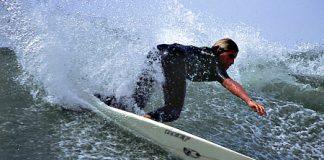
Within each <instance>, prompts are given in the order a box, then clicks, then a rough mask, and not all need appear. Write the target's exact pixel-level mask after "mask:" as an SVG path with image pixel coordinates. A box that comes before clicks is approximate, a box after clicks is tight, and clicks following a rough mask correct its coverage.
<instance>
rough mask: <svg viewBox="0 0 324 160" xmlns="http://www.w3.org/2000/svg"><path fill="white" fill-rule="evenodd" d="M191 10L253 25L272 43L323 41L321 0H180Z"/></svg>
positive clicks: (227, 20)
mask: <svg viewBox="0 0 324 160" xmlns="http://www.w3.org/2000/svg"><path fill="white" fill-rule="evenodd" d="M180 2H181V3H182V4H183V5H184V7H185V8H188V9H190V10H192V11H193V12H195V13H199V12H201V13H204V14H205V13H206V14H208V15H210V16H212V17H215V18H220V19H222V20H225V21H226V22H230V23H244V24H247V25H249V26H252V27H254V28H255V29H256V30H257V31H259V32H260V33H261V36H262V37H263V38H265V39H267V40H269V41H272V42H279V43H281V44H284V45H295V44H299V43H300V42H310V43H320V44H323V43H324V0H180Z"/></svg>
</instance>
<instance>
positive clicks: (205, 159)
mask: <svg viewBox="0 0 324 160" xmlns="http://www.w3.org/2000/svg"><path fill="white" fill-rule="evenodd" d="M88 98H89V97H88ZM90 103H91V105H92V107H93V108H95V109H94V111H95V112H97V113H98V114H100V115H101V116H103V117H104V118H108V119H109V120H113V121H114V122H115V123H117V124H118V125H120V126H122V127H123V128H125V129H127V130H130V132H131V133H133V134H135V135H137V136H140V137H142V138H144V139H147V140H149V141H151V142H153V143H155V144H157V145H159V146H161V147H162V148H164V149H166V150H167V151H169V152H171V153H173V154H174V155H176V156H178V157H180V158H182V159H185V160H187V159H188V160H196V159H199V160H251V159H252V158H250V157H248V156H245V155H243V154H240V153H238V152H235V151H233V150H230V149H228V148H225V147H222V146H220V145H217V144H215V143H212V142H210V141H207V140H205V139H203V138H200V137H197V136H195V135H192V134H190V133H187V132H184V131H182V130H179V129H177V128H174V127H171V126H168V125H165V124H163V123H160V122H156V121H153V120H150V119H148V118H144V117H142V116H139V115H136V114H133V113H130V112H126V111H123V110H120V109H116V108H113V107H109V106H107V105H106V104H105V103H103V102H101V101H100V100H99V99H97V98H96V97H91V98H90Z"/></svg>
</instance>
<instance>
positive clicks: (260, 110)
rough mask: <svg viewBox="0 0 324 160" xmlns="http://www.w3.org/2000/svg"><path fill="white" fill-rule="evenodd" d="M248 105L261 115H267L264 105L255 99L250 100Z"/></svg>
mask: <svg viewBox="0 0 324 160" xmlns="http://www.w3.org/2000/svg"><path fill="white" fill-rule="evenodd" d="M248 106H249V107H251V108H252V109H253V111H254V112H257V113H258V114H259V115H260V116H265V115H267V113H266V111H265V109H264V106H263V105H261V104H259V103H257V102H255V101H254V100H250V101H249V102H248Z"/></svg>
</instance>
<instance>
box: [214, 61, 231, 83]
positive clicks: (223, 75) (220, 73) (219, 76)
mask: <svg viewBox="0 0 324 160" xmlns="http://www.w3.org/2000/svg"><path fill="white" fill-rule="evenodd" d="M215 76H216V77H215V78H216V81H218V82H219V83H221V84H223V82H224V80H225V79H227V78H230V77H229V76H228V74H227V72H226V70H225V69H224V68H223V67H222V66H220V64H219V63H217V64H216V75H215Z"/></svg>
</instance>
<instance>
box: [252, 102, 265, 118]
mask: <svg viewBox="0 0 324 160" xmlns="http://www.w3.org/2000/svg"><path fill="white" fill-rule="evenodd" d="M254 111H255V112H257V113H259V115H260V116H265V115H266V111H265V109H264V107H263V106H262V105H260V104H256V106H255V110H254Z"/></svg>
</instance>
